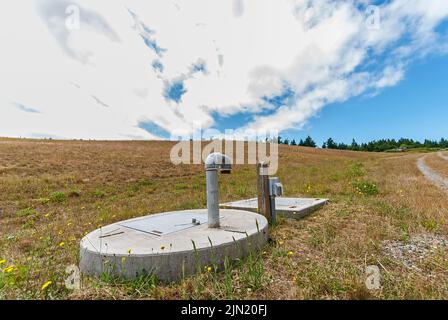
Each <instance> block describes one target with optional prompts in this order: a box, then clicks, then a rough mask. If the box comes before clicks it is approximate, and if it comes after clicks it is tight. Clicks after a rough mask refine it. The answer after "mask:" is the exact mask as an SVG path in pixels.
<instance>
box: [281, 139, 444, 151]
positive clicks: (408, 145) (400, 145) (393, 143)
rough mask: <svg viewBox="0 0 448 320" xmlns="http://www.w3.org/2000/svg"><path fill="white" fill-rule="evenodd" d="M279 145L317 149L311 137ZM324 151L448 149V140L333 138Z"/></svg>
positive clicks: (282, 140) (283, 141) (287, 141)
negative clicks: (365, 140)
mask: <svg viewBox="0 0 448 320" xmlns="http://www.w3.org/2000/svg"><path fill="white" fill-rule="evenodd" d="M278 143H279V144H286V145H290V146H301V147H311V148H317V144H316V142H315V141H314V140H313V138H311V137H310V136H308V137H306V138H305V139H300V140H299V141H298V142H297V141H296V140H295V139H292V140H289V139H287V138H285V139H283V138H282V137H280V136H279V137H278ZM322 148H323V149H336V150H351V151H367V152H384V151H405V150H409V149H416V148H436V149H446V148H448V140H447V139H445V138H442V139H440V140H439V141H435V140H429V139H426V140H425V141H424V142H420V141H416V140H413V139H406V138H401V139H399V140H396V139H380V140H373V141H370V142H367V143H357V142H356V140H355V139H353V140H352V143H351V144H346V143H343V142H339V143H338V142H336V141H334V140H333V139H332V138H328V140H327V141H325V142H324V143H323V145H322Z"/></svg>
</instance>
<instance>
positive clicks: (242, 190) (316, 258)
mask: <svg viewBox="0 0 448 320" xmlns="http://www.w3.org/2000/svg"><path fill="white" fill-rule="evenodd" d="M171 146H172V144H171V143H169V142H94V141H84V142H80V141H67V142H60V141H31V140H13V139H1V140H0V268H1V270H2V271H1V272H0V299H190V298H193V299H200V298H203V299H231V298H233V299H405V298H410V299H430V298H435V299H448V253H447V251H446V250H443V249H440V248H438V249H437V248H429V249H431V250H429V251H428V252H427V253H424V254H423V253H421V252H417V253H416V254H417V255H418V256H417V258H416V259H414V260H413V265H412V266H411V267H409V265H406V264H405V263H403V259H401V258H399V257H398V258H397V257H393V256H391V254H389V253H388V251H387V250H386V249H385V248H386V247H387V245H386V244H387V243H391V242H394V243H398V244H400V245H403V246H406V244H409V243H412V241H413V239H415V238H416V237H438V238H441V239H445V238H446V237H447V235H448V227H447V226H448V225H447V216H448V209H447V208H448V197H447V196H446V194H444V193H443V191H441V190H439V189H438V188H437V187H435V186H433V185H432V184H431V183H429V182H427V181H426V180H425V178H424V177H423V176H422V174H421V173H420V172H419V171H418V169H417V167H416V165H415V162H416V160H417V159H418V158H419V157H420V156H421V154H418V153H403V154H376V153H361V152H348V151H333V150H318V149H308V148H300V147H288V146H280V149H279V153H280V166H279V171H278V174H277V175H278V176H279V177H280V179H281V181H282V182H283V185H284V186H285V192H286V196H293V197H298V196H300V197H302V196H303V197H325V198H328V199H330V203H329V204H328V205H327V206H326V207H324V208H323V209H321V210H319V211H317V212H315V213H314V214H313V215H311V216H309V217H307V218H306V219H303V220H300V221H291V220H281V221H279V222H278V224H277V225H276V226H274V227H273V228H272V229H271V232H270V235H271V238H272V241H271V242H270V243H269V245H268V246H266V248H265V249H264V250H263V251H262V252H260V253H259V254H256V255H252V256H250V257H249V258H247V259H245V260H243V261H236V262H232V263H231V264H230V265H228V266H227V267H226V269H225V271H223V272H219V273H215V272H214V271H213V270H211V271H207V270H204V271H203V272H201V273H200V274H199V273H198V275H196V276H193V277H190V278H186V279H185V280H183V281H182V282H181V283H180V284H162V283H158V282H157V279H154V278H153V277H146V278H141V279H138V280H135V281H123V280H120V279H111V278H110V277H107V276H104V277H102V278H100V279H89V278H83V281H82V285H83V286H82V289H81V290H77V291H70V290H68V289H66V288H65V286H64V279H65V278H66V275H65V268H66V267H67V266H68V265H71V264H77V263H78V259H79V257H78V250H79V241H80V239H81V238H82V237H83V235H85V234H86V233H88V232H90V231H92V230H94V229H96V228H97V227H99V226H101V225H106V224H109V223H112V222H116V221H119V220H123V219H128V218H131V217H136V216H142V215H146V214H150V213H156V212H161V211H169V210H181V209H192V208H204V207H205V206H206V197H205V175H204V170H203V168H202V166H201V165H191V166H185V165H184V166H177V167H176V166H173V165H172V164H171V163H170V160H169V151H170V148H171ZM430 157H431V158H430V159H428V161H427V163H428V165H431V164H433V165H434V166H435V167H434V169H435V170H441V171H442V172H441V173H443V174H447V170H446V168H447V165H446V164H445V166H444V162H443V161H444V160H443V159H441V158H439V157H437V156H436V155H431V156H430ZM221 181H222V182H221V184H220V186H221V201H232V200H238V199H243V198H248V197H253V196H255V195H256V173H255V167H254V166H246V165H245V166H236V167H235V170H234V171H233V173H232V174H231V175H224V176H222V178H221ZM425 239H426V238H425ZM368 265H377V266H378V267H379V268H380V271H381V285H382V287H381V289H380V290H376V291H369V290H367V289H366V286H365V283H364V282H365V279H366V275H365V268H366V266H368ZM49 281H51V283H49ZM44 284H47V286H46V287H45V286H44ZM43 286H44V287H45V288H44V289H43V288H42V287H43Z"/></svg>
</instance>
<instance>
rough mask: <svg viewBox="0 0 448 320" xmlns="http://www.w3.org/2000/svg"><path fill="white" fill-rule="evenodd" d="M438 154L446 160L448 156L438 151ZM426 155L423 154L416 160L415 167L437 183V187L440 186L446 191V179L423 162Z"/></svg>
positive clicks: (447, 183) (447, 181)
mask: <svg viewBox="0 0 448 320" xmlns="http://www.w3.org/2000/svg"><path fill="white" fill-rule="evenodd" d="M438 155H439V156H440V157H442V158H444V159H446V160H448V157H447V156H445V155H443V154H442V153H440V152H439V153H438ZM426 157H427V156H423V157H421V158H419V159H418V160H417V167H418V168H419V170H420V171H421V172H422V173H423V175H424V176H425V177H426V179H428V180H429V181H431V182H432V183H434V184H435V185H437V186H438V187H440V188H442V189H443V190H445V191H447V192H448V179H446V178H444V177H442V176H440V175H438V174H437V173H436V172H435V171H434V170H432V169H431V168H430V167H428V166H427V165H426V164H425V159H426Z"/></svg>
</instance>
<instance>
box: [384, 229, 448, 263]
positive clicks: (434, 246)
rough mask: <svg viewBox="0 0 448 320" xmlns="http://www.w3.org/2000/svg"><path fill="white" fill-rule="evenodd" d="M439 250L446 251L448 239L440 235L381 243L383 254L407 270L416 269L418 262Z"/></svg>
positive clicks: (417, 236)
mask: <svg viewBox="0 0 448 320" xmlns="http://www.w3.org/2000/svg"><path fill="white" fill-rule="evenodd" d="M441 249H443V250H446V249H448V238H447V237H445V236H441V235H432V234H421V235H416V236H413V237H411V238H410V239H409V241H406V242H405V241H398V240H387V241H384V242H383V252H384V254H385V255H386V256H387V257H389V258H391V259H393V260H395V261H397V262H400V263H402V264H403V265H404V266H406V267H407V268H409V269H418V267H417V266H416V265H417V264H418V263H419V262H421V261H423V260H424V259H425V258H426V257H427V256H428V255H429V254H431V253H434V252H436V251H437V250H441Z"/></svg>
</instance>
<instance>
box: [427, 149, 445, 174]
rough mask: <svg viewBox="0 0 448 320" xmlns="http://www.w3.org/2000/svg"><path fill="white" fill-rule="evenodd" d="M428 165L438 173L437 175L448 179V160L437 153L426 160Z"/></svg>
mask: <svg viewBox="0 0 448 320" xmlns="http://www.w3.org/2000/svg"><path fill="white" fill-rule="evenodd" d="M425 162H426V164H427V165H428V166H429V167H431V168H432V169H433V170H435V171H436V172H437V174H439V175H441V176H442V177H444V178H446V179H448V160H446V159H443V158H441V157H439V156H438V155H437V154H436V153H434V154H431V155H430V156H428V157H427V158H426V159H425Z"/></svg>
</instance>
